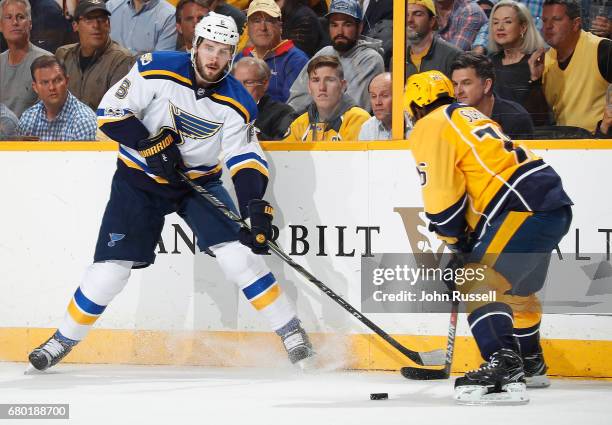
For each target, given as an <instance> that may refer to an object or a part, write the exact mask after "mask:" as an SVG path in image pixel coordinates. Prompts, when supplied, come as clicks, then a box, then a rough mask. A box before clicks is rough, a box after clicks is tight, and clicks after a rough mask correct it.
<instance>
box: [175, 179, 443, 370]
mask: <svg viewBox="0 0 612 425" xmlns="http://www.w3.org/2000/svg"><path fill="white" fill-rule="evenodd" d="M177 172H178V174H179V175H180V176H181V179H182V180H183V181H184V182H185V183H187V184H188V185H189V186H191V188H192V189H193V190H194V191H195V192H196V193H198V194H199V195H200V196H201V197H202V198H204V199H205V200H207V201H208V202H210V203H211V204H212V205H213V206H214V207H215V208H216V209H217V210H218V211H220V212H221V213H222V214H223V215H225V216H226V217H227V218H229V219H230V220H232V221H233V222H235V223H238V224H239V225H240V227H242V228H245V229H247V230H249V231H250V230H251V229H250V227H249V225H248V224H247V223H246V222H245V221H244V220H243V219H242V218H240V217H239V216H238V215H237V214H236V213H234V212H233V211H232V210H230V209H229V208H228V207H227V206H226V205H225V204H223V202H221V201H220V200H218V199H217V198H216V197H215V196H214V195H212V194H211V193H210V192H209V191H207V190H206V189H205V188H203V187H202V186H200V185H199V184H197V183H194V182H193V181H191V179H190V178H189V177H188V176H187V174H185V173H184V172H183V171H181V170H178V169H177ZM267 243H268V247H269V248H270V250H271V251H272V252H273V253H274V254H276V255H277V256H278V257H279V258H280V259H281V260H283V261H284V262H285V263H287V264H288V265H289V266H291V267H292V268H293V269H294V270H295V271H297V272H298V273H299V274H301V275H302V276H303V277H304V278H305V279H307V280H308V281H310V282H311V283H313V284H314V285H315V286H316V287H317V288H319V289H320V290H321V291H323V293H325V295H327V296H328V297H330V298H331V299H332V300H334V301H335V302H336V303H338V304H339V305H340V306H341V307H342V308H344V309H345V310H346V311H348V312H349V313H350V314H351V315H352V316H354V317H355V318H356V319H357V320H359V321H360V322H361V323H363V324H364V325H365V326H367V327H368V328H370V329H371V330H372V331H373V332H374V333H376V334H377V335H378V336H380V337H381V338H382V339H384V340H385V341H386V342H387V343H389V344H390V345H391V346H392V347H393V348H395V349H396V350H397V351H399V352H400V353H402V354H403V355H404V356H406V357H408V358H409V359H410V360H412V361H413V362H415V363H416V364H418V365H421V366H441V365H442V364H444V359H445V353H444V350H433V351H423V352H418V351H413V350H410V349H408V348H406V347H404V346H403V345H402V344H400V343H399V342H398V341H397V340H396V339H395V338H393V337H392V336H391V335H389V334H388V333H386V332H385V331H384V330H382V329H381V328H379V327H378V326H377V325H376V324H375V323H374V322H372V321H371V320H370V319H368V318H367V317H366V316H364V315H363V314H362V313H360V312H359V310H357V309H356V308H355V307H353V306H352V305H350V304H349V303H348V302H346V301H345V300H344V299H343V298H342V297H341V296H340V295H338V294H336V293H335V292H334V291H332V290H331V289H330V288H329V287H328V286H326V285H325V284H324V283H323V282H321V281H320V280H319V279H317V278H316V277H315V276H313V275H312V274H311V273H310V272H309V271H308V270H306V269H305V268H304V267H302V266H300V265H299V264H297V263H296V262H295V261H293V260H292V259H291V257H289V256H288V255H287V254H285V252H284V251H283V250H282V249H281V248H280V247H279V246H278V245H277V244H276V243H275V242H272V241H270V240H269V241H268V242H267Z"/></svg>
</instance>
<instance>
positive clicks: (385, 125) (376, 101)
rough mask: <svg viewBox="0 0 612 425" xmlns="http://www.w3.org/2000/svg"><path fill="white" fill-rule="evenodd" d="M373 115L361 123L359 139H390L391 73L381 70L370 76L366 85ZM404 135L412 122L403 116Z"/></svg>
mask: <svg viewBox="0 0 612 425" xmlns="http://www.w3.org/2000/svg"><path fill="white" fill-rule="evenodd" d="M368 93H370V103H371V105H372V112H373V114H374V116H373V117H372V118H370V119H369V120H367V121H366V122H364V123H363V125H362V126H361V131H360V132H359V140H364V141H366V140H391V111H392V108H393V106H392V103H393V102H392V93H393V90H392V88H391V73H389V72H383V73H380V74H378V75H377V76H376V77H374V78H372V81H370V84H369V86H368ZM404 122H405V126H406V128H405V130H404V137H406V138H407V137H408V135H409V134H410V130H412V124H411V122H410V120H408V119H407V118H406V117H404Z"/></svg>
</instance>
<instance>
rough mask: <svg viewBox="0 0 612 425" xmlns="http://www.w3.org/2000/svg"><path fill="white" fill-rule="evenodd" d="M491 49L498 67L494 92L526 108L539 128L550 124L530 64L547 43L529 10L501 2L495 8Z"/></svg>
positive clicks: (547, 112) (513, 3) (525, 7)
mask: <svg viewBox="0 0 612 425" xmlns="http://www.w3.org/2000/svg"><path fill="white" fill-rule="evenodd" d="M488 47H489V52H490V57H491V60H492V61H493V65H494V66H495V86H494V90H495V92H496V93H497V94H498V95H499V96H501V97H503V98H504V99H508V100H512V101H515V102H517V103H520V104H521V105H523V106H524V107H525V109H527V111H528V112H529V113H530V114H531V118H532V120H533V122H534V124H535V125H536V126H537V125H547V124H550V118H549V116H550V114H549V108H548V105H547V104H546V100H545V98H544V94H543V92H542V88H541V85H539V84H541V83H540V82H532V81H531V73H530V70H529V63H528V61H529V58H530V57H531V55H532V54H533V52H535V51H536V50H538V49H540V48H543V47H544V40H543V39H542V36H541V35H540V32H539V31H538V30H537V28H536V26H535V24H534V21H533V17H532V16H531V13H530V12H529V9H528V8H527V6H525V5H524V4H523V3H519V2H517V1H514V0H502V1H500V2H499V3H497V4H496V5H495V7H493V10H492V11H491V19H490V20H489V46H488Z"/></svg>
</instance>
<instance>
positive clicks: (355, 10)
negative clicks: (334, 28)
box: [325, 0, 363, 22]
mask: <svg viewBox="0 0 612 425" xmlns="http://www.w3.org/2000/svg"><path fill="white" fill-rule="evenodd" d="M334 13H342V14H343V15H348V16H351V17H353V18H355V20H356V21H357V22H361V20H362V18H363V11H362V10H361V5H360V4H359V2H358V1H357V0H334V1H332V3H331V4H330V5H329V12H327V15H325V16H326V17H328V18H329V16H330V15H332V14H334Z"/></svg>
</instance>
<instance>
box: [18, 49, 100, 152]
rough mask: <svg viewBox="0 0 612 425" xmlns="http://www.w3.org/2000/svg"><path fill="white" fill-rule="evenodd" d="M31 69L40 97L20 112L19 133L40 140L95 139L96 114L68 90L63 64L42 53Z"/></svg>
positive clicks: (35, 88) (53, 57) (33, 81)
mask: <svg viewBox="0 0 612 425" xmlns="http://www.w3.org/2000/svg"><path fill="white" fill-rule="evenodd" d="M30 71H31V73H32V88H33V89H34V91H35V92H36V94H37V95H38V97H39V98H40V100H39V101H38V102H37V103H36V104H34V105H33V106H31V107H30V108H28V109H26V110H25V111H24V112H23V114H22V115H21V119H20V120H19V128H18V132H19V134H21V135H22V136H34V137H38V138H39V139H40V140H95V139H96V131H97V120H96V114H95V113H94V112H93V111H92V110H91V109H90V108H89V107H88V106H87V105H85V104H84V103H82V102H80V101H79V100H78V99H77V98H76V97H74V96H73V95H72V94H71V93H70V92H69V91H68V76H67V75H66V68H64V66H63V64H61V63H60V62H59V61H58V60H57V59H56V58H55V56H49V55H45V56H41V57H39V58H37V59H36V60H35V61H34V62H32V66H31V67H30Z"/></svg>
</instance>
